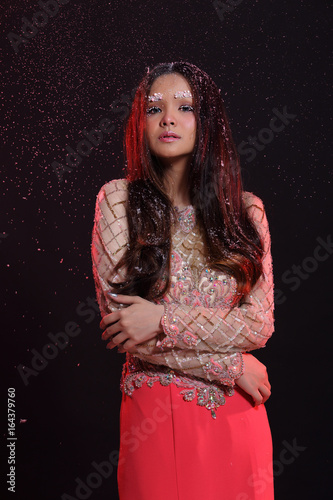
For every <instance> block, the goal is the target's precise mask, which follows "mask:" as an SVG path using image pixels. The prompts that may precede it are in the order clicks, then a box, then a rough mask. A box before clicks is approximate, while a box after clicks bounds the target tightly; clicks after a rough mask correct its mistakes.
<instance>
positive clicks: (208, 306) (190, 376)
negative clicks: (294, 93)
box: [92, 180, 274, 418]
mask: <svg viewBox="0 0 333 500" xmlns="http://www.w3.org/2000/svg"><path fill="white" fill-rule="evenodd" d="M244 199H245V202H246V203H245V205H246V207H247V210H248V213H249V216H250V217H251V218H252V219H253V220H254V222H255V224H256V227H257V228H258V231H259V234H260V236H261V239H262V241H263V242H264V249H265V253H264V259H263V270H264V273H263V275H262V277H260V278H259V280H258V282H257V283H256V285H255V286H254V287H253V289H252V290H251V293H250V294H249V295H248V297H247V300H246V303H244V304H242V305H241V306H240V307H235V308H234V309H231V308H230V306H231V305H232V304H233V300H234V299H235V297H236V295H237V291H236V290H237V284H236V280H235V279H234V278H233V277H232V276H227V275H224V274H219V272H218V271H215V270H212V269H210V268H209V267H207V262H208V259H207V256H206V254H205V248H204V243H203V239H202V237H201V232H200V228H199V227H197V226H196V220H195V211H194V209H193V207H192V206H188V207H185V208H184V209H178V208H176V209H175V211H174V215H175V216H176V217H175V219H174V220H173V222H174V224H173V226H172V248H171V250H172V255H171V268H170V285H171V286H170V289H169V291H168V292H167V293H166V295H165V296H164V297H163V301H164V303H166V305H167V310H166V318H165V331H164V333H163V334H160V335H159V336H158V337H157V338H156V339H155V341H154V339H153V340H152V341H149V342H147V343H142V344H139V345H138V346H137V354H136V355H135V356H133V355H130V354H127V361H126V363H125V365H124V370H123V376H122V385H121V387H122V390H123V391H124V392H125V393H126V394H128V395H129V396H130V395H131V394H133V391H134V390H135V389H136V388H139V387H142V385H143V384H144V383H147V385H148V387H152V386H153V385H154V384H155V383H160V384H161V385H169V384H171V383H173V384H175V385H176V386H177V387H180V388H182V389H183V390H182V391H181V394H182V396H183V398H184V400H185V401H193V400H194V399H195V398H197V404H198V405H199V406H203V407H206V408H207V409H209V410H210V411H211V412H212V415H213V413H214V415H213V417H214V418H215V416H216V415H215V410H216V408H218V407H219V406H221V405H223V404H224V402H225V399H224V396H225V395H228V396H229V395H232V393H233V390H232V386H233V385H234V383H235V379H237V378H238V377H239V376H241V374H242V373H243V363H242V355H241V352H246V351H251V350H253V349H256V348H258V347H263V346H264V345H265V343H266V341H267V340H268V338H269V337H270V336H271V334H272V332H273V330H274V327H273V320H274V317H273V306H274V300H273V280H272V267H271V254H270V235H269V230H268V225H267V220H266V217H265V212H264V209H263V206H262V202H261V200H259V199H258V198H256V197H255V196H254V195H252V194H250V193H244ZM126 200H127V181H125V180H116V181H111V182H110V183H107V184H106V185H105V186H104V187H103V188H102V189H101V191H100V193H99V195H98V198H97V202H96V215H95V224H94V229H93V240H92V261H93V272H94V279H95V284H96V293H97V299H98V304H99V307H100V310H101V313H102V316H104V315H105V314H108V313H109V312H111V311H114V310H117V309H118V308H119V306H118V305H115V304H114V303H113V302H112V301H111V300H110V297H109V295H108V292H109V291H110V285H109V281H110V280H111V281H122V280H123V279H124V278H125V271H124V269H123V268H122V269H120V270H119V273H117V275H116V276H115V275H114V273H113V269H114V266H115V265H116V263H117V262H118V261H119V259H120V258H121V256H122V255H123V253H124V251H125V249H126V246H127V245H128V224H127V219H126V210H125V203H126ZM161 302H162V301H161ZM172 326H175V327H176V328H177V329H178V333H177V330H176V328H172V329H171V327H172ZM168 328H170V330H169V332H168V331H167V330H168ZM166 339H169V341H170V339H171V345H174V344H173V342H172V340H174V341H175V342H176V343H177V342H178V343H179V344H180V345H178V346H176V347H175V348H172V347H171V348H167V347H165V349H161V347H160V346H159V344H158V342H159V341H162V342H163V341H164V340H165V341H166V342H167V340H166ZM154 342H155V343H154ZM182 344H183V345H182ZM155 361H156V363H155ZM223 382H224V383H223ZM225 386H227V387H225Z"/></svg>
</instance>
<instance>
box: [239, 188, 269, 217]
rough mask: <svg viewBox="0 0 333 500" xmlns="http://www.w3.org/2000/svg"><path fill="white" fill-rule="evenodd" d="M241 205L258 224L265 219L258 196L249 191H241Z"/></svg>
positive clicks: (262, 206) (263, 209) (262, 205)
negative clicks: (242, 204)
mask: <svg viewBox="0 0 333 500" xmlns="http://www.w3.org/2000/svg"><path fill="white" fill-rule="evenodd" d="M243 203H244V207H245V209H246V211H247V212H248V214H249V216H250V217H251V219H252V220H253V221H255V222H257V223H259V224H260V223H261V222H262V221H263V219H264V217H265V208H264V204H263V202H262V200H261V199H260V198H259V196H256V195H255V194H253V193H251V192H250V191H243Z"/></svg>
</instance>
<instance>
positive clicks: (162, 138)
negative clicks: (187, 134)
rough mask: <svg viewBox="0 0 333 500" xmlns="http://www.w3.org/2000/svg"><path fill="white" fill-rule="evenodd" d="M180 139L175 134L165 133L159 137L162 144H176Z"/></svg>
mask: <svg viewBox="0 0 333 500" xmlns="http://www.w3.org/2000/svg"><path fill="white" fill-rule="evenodd" d="M179 139H180V136H179V135H177V134H175V133H174V132H163V134H161V135H160V136H159V140H160V141H162V142H174V141H178V140H179Z"/></svg>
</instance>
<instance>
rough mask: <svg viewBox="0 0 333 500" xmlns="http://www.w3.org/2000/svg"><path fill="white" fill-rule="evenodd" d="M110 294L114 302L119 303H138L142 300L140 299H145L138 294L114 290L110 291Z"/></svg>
mask: <svg viewBox="0 0 333 500" xmlns="http://www.w3.org/2000/svg"><path fill="white" fill-rule="evenodd" d="M108 295H109V297H110V299H112V300H113V301H114V302H117V303H118V304H119V303H120V304H126V305H130V304H137V303H138V302H140V300H143V299H142V298H141V297H139V296H138V295H121V294H116V293H112V292H108Z"/></svg>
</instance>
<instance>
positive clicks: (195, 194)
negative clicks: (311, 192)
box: [110, 62, 263, 305]
mask: <svg viewBox="0 0 333 500" xmlns="http://www.w3.org/2000/svg"><path fill="white" fill-rule="evenodd" d="M171 73H179V74H180V75H182V76H183V77H185V78H186V80H187V81H188V83H189V85H190V87H191V90H192V95H193V98H194V111H195V115H196V121H197V133H196V144H195V148H194V151H193V156H192V162H191V166H190V172H191V175H190V176H189V177H190V178H189V190H190V199H191V204H192V205H193V207H194V209H195V211H196V217H197V221H198V223H199V224H200V226H201V231H202V234H203V237H204V241H205V249H206V257H207V261H208V262H209V265H210V267H211V268H213V269H215V270H217V271H222V272H223V273H228V274H231V275H233V276H234V277H235V278H236V280H237V284H238V293H237V298H236V299H235V302H234V305H236V304H238V303H239V302H241V301H243V300H244V297H245V296H246V295H247V294H248V293H249V291H250V290H251V288H252V287H253V285H254V284H255V283H256V281H257V280H258V278H259V277H260V275H261V273H262V255H263V247H262V243H261V241H260V238H259V235H258V233H257V231H256V229H255V227H254V225H253V224H252V222H251V220H250V218H249V216H248V214H247V211H246V209H245V207H244V204H243V199H242V192H243V189H242V181H241V174H240V164H239V158H238V154H237V150H236V148H235V145H234V142H233V139H232V135H231V131H230V127H229V124H228V119H227V115H226V111H225V108H224V104H223V100H222V98H221V95H220V92H219V89H218V88H217V86H216V84H215V83H214V82H213V80H212V79H211V78H210V77H209V76H208V75H207V74H206V73H205V72H204V71H202V70H200V69H199V68H197V67H196V66H194V65H193V64H190V63H187V62H174V63H164V64H159V65H157V66H156V67H155V68H153V69H152V70H151V71H148V73H147V74H146V75H145V77H144V78H143V80H142V81H141V83H140V85H139V87H138V89H137V91H136V94H135V98H134V102H133V104H132V109H131V113H130V115H129V117H128V121H127V124H126V131H125V138H124V150H125V159H126V163H127V180H128V181H129V182H128V203H127V219H128V226H129V246H128V248H127V251H126V252H125V254H124V256H123V257H122V259H121V260H120V261H119V263H118V264H117V266H116V271H117V270H118V269H119V268H121V267H123V266H125V268H126V269H127V279H126V281H125V282H122V283H118V284H116V283H110V284H111V285H112V287H114V288H116V289H118V291H119V292H120V293H125V294H129V295H139V296H141V297H143V298H147V299H149V300H156V299H159V298H161V297H162V296H163V295H164V294H165V293H166V292H167V290H168V288H169V285H170V276H169V275H170V254H171V222H172V220H173V216H174V209H173V207H172V203H171V201H170V199H169V198H168V195H167V193H166V190H165V185H164V171H163V167H162V165H161V164H160V163H159V161H158V158H156V157H155V156H153V155H152V154H151V152H150V150H149V147H148V142H147V137H146V116H147V97H148V95H149V91H150V89H151V86H152V84H153V82H154V81H155V80H156V78H158V77H159V76H162V75H166V74H171Z"/></svg>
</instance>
